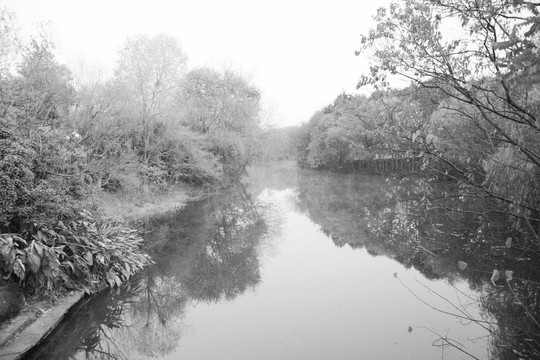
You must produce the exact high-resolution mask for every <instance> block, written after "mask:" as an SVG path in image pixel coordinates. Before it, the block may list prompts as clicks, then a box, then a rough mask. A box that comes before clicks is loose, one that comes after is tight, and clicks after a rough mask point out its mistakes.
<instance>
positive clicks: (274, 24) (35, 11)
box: [0, 0, 388, 126]
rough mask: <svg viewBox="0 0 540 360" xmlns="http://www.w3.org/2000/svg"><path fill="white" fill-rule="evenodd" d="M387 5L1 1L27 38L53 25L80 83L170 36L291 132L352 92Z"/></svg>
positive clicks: (275, 0) (342, 0)
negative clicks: (145, 37)
mask: <svg viewBox="0 0 540 360" xmlns="http://www.w3.org/2000/svg"><path fill="white" fill-rule="evenodd" d="M387 2H388V1H387V0H384V1H376V0H375V1H373V0H372V1H368V0H356V1H352V0H332V1H317V0H314V1H305V0H302V1H294V0H272V1H256V0H251V1H249V0H247V1H244V0H227V1H219V0H190V1H183V0H179V1H166V0H152V1H140V0H129V1H128V0H93V1H86V0H0V5H1V6H5V7H7V8H8V9H10V10H11V11H13V12H14V13H15V15H16V21H17V24H18V25H19V28H20V31H21V32H22V33H23V34H28V33H30V32H31V31H32V29H35V28H36V27H37V25H38V24H40V23H46V22H48V23H49V24H50V25H49V26H50V29H51V32H52V35H53V37H54V39H55V41H56V44H57V57H58V59H59V61H61V62H63V63H66V64H67V65H68V66H70V67H71V69H72V70H73V71H74V72H75V73H80V72H81V71H86V72H93V71H94V72H95V69H102V71H101V72H102V73H103V74H107V73H111V72H112V69H113V67H114V64H115V61H116V55H117V52H118V50H119V49H120V48H121V46H122V44H123V43H124V41H125V39H126V38H127V37H129V36H133V35H136V34H149V35H153V34H159V33H166V34H169V35H173V36H175V37H176V38H177V39H178V40H179V43H180V45H181V47H182V49H183V50H184V52H185V53H186V54H187V56H188V59H189V62H188V66H189V67H190V68H195V67H199V66H210V67H213V68H216V69H218V70H222V69H232V70H235V71H237V72H239V73H240V74H242V75H244V76H246V77H248V78H249V79H250V80H251V81H252V83H253V84H254V85H255V86H257V87H258V88H259V89H260V90H261V92H262V95H263V107H264V109H265V111H264V116H265V117H267V118H269V119H270V121H271V122H273V123H275V124H276V125H278V126H287V125H297V124H300V123H302V122H305V121H308V120H309V118H310V117H311V115H313V113H314V112H315V111H317V110H319V109H321V108H322V107H324V106H326V105H328V104H330V103H332V102H333V100H334V99H335V97H336V96H337V95H338V94H339V93H341V92H342V91H345V92H354V91H355V86H356V82H357V80H358V79H359V78H360V76H361V75H362V74H363V73H367V72H368V66H369V60H368V59H367V58H366V57H363V56H355V55H354V51H355V50H357V49H359V47H360V36H361V34H363V33H367V32H368V31H369V29H370V26H372V25H373V20H372V16H373V15H374V14H375V12H376V10H377V8H378V7H380V6H383V5H384V4H385V3H387ZM76 75H77V74H76ZM364 92H365V90H364Z"/></svg>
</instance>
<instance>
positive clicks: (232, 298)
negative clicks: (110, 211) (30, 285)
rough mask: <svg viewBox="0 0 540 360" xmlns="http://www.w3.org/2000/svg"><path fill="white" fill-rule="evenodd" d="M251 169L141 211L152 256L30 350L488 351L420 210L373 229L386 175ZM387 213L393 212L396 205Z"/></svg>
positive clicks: (449, 354)
mask: <svg viewBox="0 0 540 360" xmlns="http://www.w3.org/2000/svg"><path fill="white" fill-rule="evenodd" d="M251 175H252V176H251V178H250V180H249V181H248V182H247V184H246V186H239V187H236V188H234V189H229V190H227V191H224V192H223V193H221V194H218V195H216V196H213V197H211V198H209V199H206V200H203V201H200V202H197V203H193V204H190V205H188V207H187V208H186V209H184V210H183V211H180V212H178V213H176V214H174V215H172V216H168V217H165V218H158V219H152V220H150V221H149V223H148V228H149V233H148V234H147V236H146V237H147V244H148V251H149V252H150V254H151V255H152V258H153V259H154V261H155V262H156V264H155V265H154V266H152V267H150V268H148V269H147V270H146V271H145V272H144V273H142V274H140V275H139V276H138V277H137V278H136V279H134V281H133V282H132V284H130V286H129V287H125V288H122V289H114V290H112V291H110V292H106V293H103V294H100V295H97V296H93V297H90V298H87V299H85V300H84V301H83V302H81V303H80V304H78V306H77V307H75V308H74V309H73V311H72V312H71V313H70V315H69V316H68V317H67V318H66V319H65V320H64V321H63V323H62V324H61V325H60V326H59V327H58V328H57V330H56V331H55V332H54V333H52V334H51V335H50V336H49V337H48V339H47V340H46V341H45V342H44V343H43V345H42V346H41V347H40V348H38V349H36V351H35V352H34V353H33V354H31V355H30V356H29V357H28V358H34V359H37V358H39V359H46V358H51V359H71V358H73V359H86V358H90V359H108V358H111V359H113V358H114V359H218V358H219V359H297V360H298V359H435V358H444V359H470V358H471V357H470V356H469V355H468V354H470V355H473V356H475V357H477V358H481V359H483V358H487V357H488V356H489V354H490V347H491V345H490V344H491V339H490V338H489V337H488V336H487V335H488V332H487V331H486V330H485V329H484V328H483V327H482V326H480V325H482V324H480V325H479V324H478V323H477V322H471V321H469V320H468V319H484V320H486V321H494V320H493V319H491V318H490V317H489V316H488V315H486V314H485V313H484V311H483V309H482V307H481V305H480V304H481V302H480V301H479V297H480V296H481V295H482V291H481V288H480V287H479V286H480V285H479V286H472V285H471V282H470V279H465V278H462V277H461V276H460V274H459V271H458V270H457V268H456V266H455V262H454V260H455V259H453V258H450V259H446V258H443V256H441V255H440V254H439V253H442V252H443V251H442V250H440V249H439V248H436V247H435V246H432V247H430V245H429V244H427V243H425V242H422V243H419V242H418V241H419V240H418V239H419V238H420V237H422V232H423V230H422V229H423V228H422V227H421V226H420V225H419V223H418V222H417V223H415V224H416V225H414V224H409V223H408V222H407V221H409V220H408V219H406V218H403V217H402V218H401V222H399V226H397V227H396V229H399V231H397V230H396V229H394V228H392V229H393V230H392V231H386V230H385V231H386V232H382V233H381V231H382V230H383V226H385V224H386V225H388V224H387V223H386V222H385V219H386V217H388V216H390V215H388V214H387V213H388V212H385V211H386V210H384V209H385V207H384V206H383V205H381V204H380V202H379V201H377V199H378V200H381V198H383V197H384V194H385V186H387V185H386V183H385V179H384V178H380V177H366V176H350V175H335V174H326V175H325V174H316V173H313V172H299V171H298V170H296V169H295V168H293V167H281V168H273V169H259V171H252V174H251ZM392 211H393V212H392V214H393V215H392V216H393V217H392V218H391V220H389V221H390V223H394V219H395V218H396V217H397V218H398V219H399V216H401V215H403V214H401V215H400V212H399V211H397V212H396V210H395V209H393V210H392ZM374 214H376V216H375V215H374ZM381 214H387V215H381ZM432 220H433V219H432ZM377 221H378V222H377ZM419 221H420V220H419ZM396 224H397V223H396ZM374 227H377V229H374ZM432 227H433V226H432ZM419 229H420V230H419ZM454 230H455V229H454ZM455 231H457V230H455ZM419 246H420V247H419ZM428 247H429V248H428ZM439 250H440V251H439ZM437 252H439V253H437ZM450 263H452V264H453V265H450ZM455 315H458V316H455ZM451 344H453V345H454V346H452V345H451Z"/></svg>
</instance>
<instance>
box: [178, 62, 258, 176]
mask: <svg viewBox="0 0 540 360" xmlns="http://www.w3.org/2000/svg"><path fill="white" fill-rule="evenodd" d="M260 98H261V95H260V93H259V90H258V89H257V88H255V87H254V86H253V85H251V84H249V82H248V81H246V80H245V79H244V78H243V77H241V76H240V75H238V74H236V73H234V72H231V71H225V72H223V73H220V72H217V71H215V70H212V69H208V68H200V69H194V70H191V71H190V72H189V73H188V74H187V75H186V77H185V78H184V80H183V81H182V86H181V87H180V89H179V92H178V97H177V99H178V100H177V101H178V104H180V105H181V106H183V107H184V115H183V122H184V124H185V125H186V126H189V127H190V128H191V129H193V130H194V131H196V132H199V133H201V134H203V135H205V136H206V137H207V138H208V139H209V141H210V143H211V145H210V149H211V151H212V152H213V153H214V154H215V155H216V156H218V157H220V159H221V162H222V163H223V165H224V170H225V173H226V174H228V175H234V176H237V175H239V174H240V173H241V172H243V170H244V169H245V167H246V166H247V164H248V163H249V162H250V161H251V159H252V157H253V155H254V154H255V150H256V147H257V145H256V141H255V139H256V138H257V137H258V136H259V134H260V128H259V112H260Z"/></svg>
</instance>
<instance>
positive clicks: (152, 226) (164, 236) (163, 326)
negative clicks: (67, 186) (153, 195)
mask: <svg viewBox="0 0 540 360" xmlns="http://www.w3.org/2000/svg"><path fill="white" fill-rule="evenodd" d="M271 212H272V206H271V205H270V204H264V203H261V202H257V203H255V202H253V201H252V199H251V197H250V196H249V195H248V194H247V192H246V191H245V189H244V188H242V187H240V186H239V187H236V188H232V189H229V190H227V191H223V192H222V193H220V194H218V195H216V196H213V197H211V198H208V199H205V200H202V201H199V202H196V203H191V204H188V206H187V207H186V208H185V209H183V210H182V211H180V212H179V213H177V214H174V215H171V216H167V217H162V218H153V219H149V220H148V221H147V224H146V227H147V229H148V233H147V235H146V240H147V242H146V243H147V251H148V252H149V253H150V255H151V256H152V259H153V260H154V262H155V264H154V265H153V266H151V267H148V268H147V269H146V270H145V271H144V272H143V273H141V274H139V275H138V276H137V277H136V278H134V279H133V280H132V282H131V283H130V284H128V285H126V286H124V287H122V288H121V289H117V290H111V291H106V292H104V293H102V294H98V295H94V296H92V297H88V298H85V299H84V301H82V302H81V303H80V304H78V305H77V306H76V307H75V308H74V309H73V311H71V312H70V314H69V315H68V317H67V318H66V319H65V320H64V321H63V322H62V323H61V324H60V326H59V327H58V328H57V329H55V331H54V332H53V333H52V334H51V335H50V336H49V337H48V338H47V339H46V341H45V342H44V344H43V345H42V346H40V347H38V348H37V349H35V350H34V352H33V353H31V354H29V355H28V356H27V357H26V358H27V359H40V358H44V357H46V358H54V359H83V358H84V359H89V358H90V359H138V358H152V357H158V356H165V355H167V354H169V353H171V352H172V351H173V350H174V349H175V348H176V346H177V344H178V341H179V339H180V337H181V335H182V321H181V319H182V316H183V314H184V311H185V309H186V307H187V306H188V305H189V304H190V303H192V302H201V301H202V302H217V301H222V300H231V299H234V298H235V297H237V296H238V295H240V294H242V293H243V292H244V291H246V290H247V289H250V288H254V287H255V286H256V285H257V284H258V283H259V281H260V272H259V268H260V264H259V252H258V249H259V247H260V246H261V244H262V243H263V242H264V239H265V238H267V237H268V236H269V234H270V231H269V228H268V226H267V224H266V221H265V218H269V219H271V218H274V219H275V217H272V215H271V214H270V213H271ZM272 228H273V229H272V231H275V229H278V228H279V226H277V227H276V226H273V227H272ZM45 354H46V355H45Z"/></svg>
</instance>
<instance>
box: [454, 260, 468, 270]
mask: <svg viewBox="0 0 540 360" xmlns="http://www.w3.org/2000/svg"><path fill="white" fill-rule="evenodd" d="M457 266H458V267H459V269H460V270H465V269H466V268H467V266H468V265H467V263H466V262H465V261H458V263H457Z"/></svg>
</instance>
